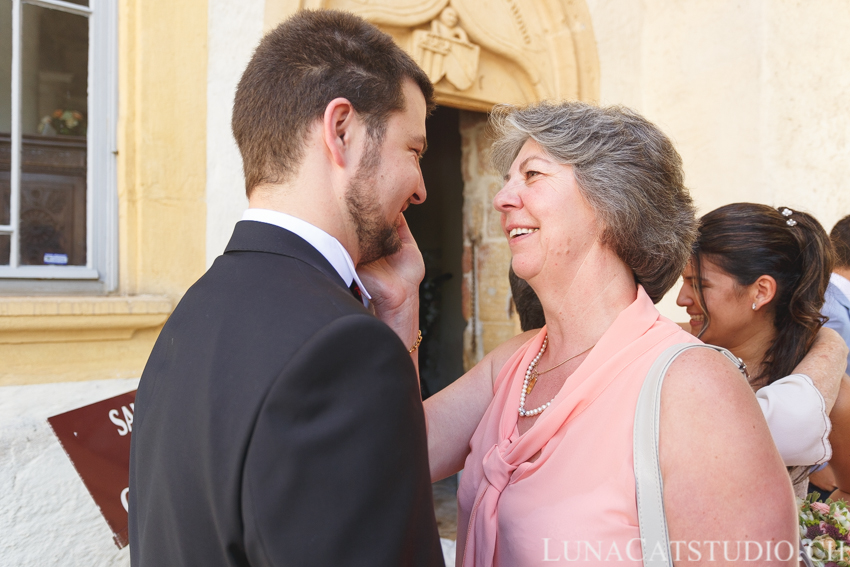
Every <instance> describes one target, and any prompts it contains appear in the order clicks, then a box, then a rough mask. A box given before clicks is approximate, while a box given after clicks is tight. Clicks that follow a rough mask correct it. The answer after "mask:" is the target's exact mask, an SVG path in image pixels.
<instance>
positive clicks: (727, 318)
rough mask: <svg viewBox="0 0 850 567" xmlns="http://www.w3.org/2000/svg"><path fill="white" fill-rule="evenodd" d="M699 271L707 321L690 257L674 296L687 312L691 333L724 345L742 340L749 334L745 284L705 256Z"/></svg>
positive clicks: (749, 325) (749, 308)
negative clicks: (707, 323)
mask: <svg viewBox="0 0 850 567" xmlns="http://www.w3.org/2000/svg"><path fill="white" fill-rule="evenodd" d="M700 272H701V274H700V275H701V280H700V281H701V287H702V299H703V305H704V306H705V309H706V310H708V312H709V314H710V316H711V317H710V319H711V321H710V324H709V325H708V326H707V327H706V326H705V324H706V317H705V312H704V311H703V308H702V307H701V306H700V302H699V301H698V298H697V290H696V288H695V286H696V282H695V281H694V280H695V278H696V277H697V276H696V273H695V270H694V267H693V261H691V262H688V265H687V266H686V267H685V271H684V272H683V273H682V278H683V280H684V283H683V285H682V289H681V291H679V296H678V298H677V299H676V304H677V305H679V306H681V307H684V308H685V309H686V310H687V312H688V315H690V326H691V334H693V335H697V336H699V337H700V339H702V341H703V342H706V343H709V344H713V345H717V346H721V347H725V348H730V347H732V346H734V345H738V344H741V342H743V340H745V339H746V338H747V336H748V335H749V334H752V326H751V323H752V305H751V300H750V298H749V295H748V294H747V292H746V288H744V287H741V286H740V285H739V284H738V283H737V282H736V281H735V278H733V277H732V276H731V275H729V274H728V273H727V272H726V271H725V270H723V269H722V268H721V267H720V266H718V265H717V264H715V263H714V262H712V261H711V260H708V259H706V258H701V259H700ZM703 329H705V330H704V331H703ZM700 332H702V333H703V334H702V335H700Z"/></svg>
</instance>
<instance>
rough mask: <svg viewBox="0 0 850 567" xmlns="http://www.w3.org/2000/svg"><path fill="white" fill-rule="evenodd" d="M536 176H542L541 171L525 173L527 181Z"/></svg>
mask: <svg viewBox="0 0 850 567" xmlns="http://www.w3.org/2000/svg"><path fill="white" fill-rule="evenodd" d="M535 175H540V172H539V171H526V172H525V178H526V179H528V178H529V177H534V176H535Z"/></svg>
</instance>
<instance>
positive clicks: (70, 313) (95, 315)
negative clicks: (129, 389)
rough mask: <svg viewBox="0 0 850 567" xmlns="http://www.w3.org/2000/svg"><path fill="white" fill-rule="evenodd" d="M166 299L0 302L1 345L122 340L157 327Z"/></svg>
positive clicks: (164, 316)
mask: <svg viewBox="0 0 850 567" xmlns="http://www.w3.org/2000/svg"><path fill="white" fill-rule="evenodd" d="M171 309H172V304H171V300H170V299H169V298H168V297H165V296H159V295H135V296H124V297H76V296H67V297H0V344H24V343H53V342H77V341H101V340H127V339H130V338H131V337H132V336H133V333H135V332H136V331H138V330H139V329H148V328H152V327H158V326H160V325H162V324H163V323H164V322H165V320H166V319H168V316H169V315H170V314H171Z"/></svg>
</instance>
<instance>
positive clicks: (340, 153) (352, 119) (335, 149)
mask: <svg viewBox="0 0 850 567" xmlns="http://www.w3.org/2000/svg"><path fill="white" fill-rule="evenodd" d="M357 122H358V120H357V113H356V112H355V111H354V107H353V106H352V105H351V102H349V101H348V99H346V98H341V97H340V98H335V99H333V100H332V101H330V102H329V103H328V105H327V106H326V107H325V114H324V116H323V117H322V141H323V142H324V144H325V147H327V149H328V152H330V156H331V159H332V160H333V162H334V163H335V164H336V165H337V166H339V167H345V166H346V165H347V164H348V163H349V162H350V161H351V160H352V159H353V156H352V154H351V151H352V129H353V127H354V126H355V123H357Z"/></svg>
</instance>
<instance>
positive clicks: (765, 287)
mask: <svg viewBox="0 0 850 567" xmlns="http://www.w3.org/2000/svg"><path fill="white" fill-rule="evenodd" d="M751 287H752V288H753V289H754V290H755V292H756V295H755V297H753V302H754V304H755V306H756V309H758V308H760V307H761V306H762V305H767V304H768V303H770V302H771V301H773V298H774V297H775V296H776V280H775V279H773V276H768V275H767V274H765V275H762V276H759V278H758V279H757V280H756V281H755V282H753V285H752V286H751Z"/></svg>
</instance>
